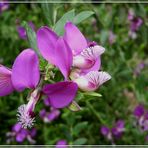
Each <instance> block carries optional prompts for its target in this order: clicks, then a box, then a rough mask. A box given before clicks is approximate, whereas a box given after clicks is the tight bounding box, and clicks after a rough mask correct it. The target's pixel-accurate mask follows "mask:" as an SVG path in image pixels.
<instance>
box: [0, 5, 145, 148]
mask: <svg viewBox="0 0 148 148" xmlns="http://www.w3.org/2000/svg"><path fill="white" fill-rule="evenodd" d="M43 7H44V6H43V5H42V6H41V4H35V3H34V4H10V8H9V9H8V10H6V11H4V12H3V13H2V14H0V59H1V60H2V61H3V62H1V63H2V64H3V65H6V66H8V67H11V65H12V64H13V62H14V59H15V57H16V56H17V55H18V54H19V53H20V52H21V51H22V50H23V49H26V48H28V47H30V45H29V43H28V41H27V40H22V39H20V38H19V36H18V33H17V30H16V19H20V20H21V21H22V22H23V21H27V22H28V21H32V22H33V23H34V24H35V26H36V28H39V27H40V26H43V25H48V26H50V27H53V24H54V23H55V22H57V21H58V20H59V19H60V18H61V17H62V16H63V14H64V13H66V12H68V11H70V10H72V9H75V12H76V14H78V13H79V12H81V11H84V10H85V11H86V10H87V11H93V12H94V15H92V16H91V17H89V18H88V19H86V20H84V21H82V22H81V23H80V24H78V27H79V28H80V30H81V31H82V32H83V33H84V34H85V36H86V37H87V38H88V39H90V40H93V41H96V42H97V43H98V44H100V45H102V46H104V47H105V48H106V52H105V53H104V54H103V56H102V68H101V69H102V70H104V71H107V72H108V73H109V74H111V76H112V79H111V80H110V81H109V82H107V83H106V84H105V85H103V86H102V87H101V88H100V89H99V91H98V92H99V93H101V94H102V97H92V96H82V95H79V96H78V100H80V101H79V105H80V106H81V107H82V111H80V112H71V111H69V110H68V109H67V108H65V109H62V110H61V112H62V113H61V116H60V117H59V118H58V119H57V120H55V121H53V122H51V123H50V124H45V123H43V121H42V120H41V119H40V118H39V116H38V113H39V111H40V109H42V108H44V105H43V102H42V100H41V101H40V102H39V103H38V105H37V108H36V114H37V117H36V118H37V121H36V124H35V127H36V128H37V136H36V138H35V140H36V141H37V143H36V144H46V145H47V144H55V143H56V142H57V141H58V140H60V139H66V140H67V141H68V143H69V144H92V145H93V144H110V143H109V142H108V141H107V140H106V139H105V138H104V137H103V136H102V135H101V134H100V127H101V125H103V124H105V125H107V126H109V127H111V126H112V125H113V123H114V122H115V121H116V120H117V119H123V120H124V121H125V125H126V131H125V133H124V135H123V137H122V138H121V139H119V140H118V141H116V144H147V143H146V141H145V139H144V138H145V135H146V133H140V131H139V130H138V129H137V128H135V127H133V122H134V119H133V115H132V112H133V109H134V107H135V106H136V105H137V104H139V103H142V104H144V105H145V106H146V107H148V103H147V102H148V70H147V69H146V68H147V67H146V68H144V69H143V70H142V72H141V73H140V75H139V76H138V77H135V76H134V75H133V71H134V69H135V68H136V66H137V64H139V62H141V61H145V62H146V63H148V61H147V60H148V59H147V56H148V55H147V53H148V5H147V4H140V3H137V4H93V3H90V4H85V3H82V4H81V3H73V4H62V3H61V4H54V8H53V9H50V10H51V11H50V12H48V11H43V9H42V8H43ZM51 7H52V4H50V8H51ZM44 8H45V7H44ZM130 8H132V9H133V10H134V11H135V13H136V15H137V16H140V17H141V18H142V19H143V24H142V26H141V27H140V29H139V31H138V32H137V38H136V39H135V40H133V39H131V38H129V36H128V31H129V22H128V20H127V15H128V10H129V9H130ZM55 10H56V11H57V19H56V20H55V19H52V17H54V16H55V12H54V11H55ZM47 12H48V14H47ZM44 13H45V14H46V15H44ZM48 17H50V18H49V19H47V18H48ZM51 20H52V21H51ZM94 22H95V24H94ZM110 30H112V31H113V32H114V33H115V34H116V42H115V43H114V44H113V45H110V44H109V41H108V36H109V31H110ZM27 92H28V90H26V91H25V93H22V94H19V93H17V92H14V93H13V94H11V95H9V96H6V97H1V98H0V144H6V136H5V135H6V133H7V132H9V131H10V130H11V127H12V125H14V124H15V123H16V122H17V120H16V111H17V108H18V106H20V105H21V104H22V103H24V102H26V99H25V97H26V96H27ZM12 144H18V143H15V142H14V143H12ZM23 144H28V142H27V141H25V142H24V143H23Z"/></svg>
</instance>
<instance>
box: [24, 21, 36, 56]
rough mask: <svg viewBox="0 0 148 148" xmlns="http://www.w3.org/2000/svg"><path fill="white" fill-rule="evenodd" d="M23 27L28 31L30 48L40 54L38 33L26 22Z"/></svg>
mask: <svg viewBox="0 0 148 148" xmlns="http://www.w3.org/2000/svg"><path fill="white" fill-rule="evenodd" d="M22 25H23V26H24V27H25V29H26V33H27V37H28V41H29V44H30V47H31V48H32V49H34V50H35V51H36V52H37V53H38V54H39V51H38V48H37V43H36V33H35V31H34V30H33V29H32V28H31V27H30V26H29V25H28V23H27V22H25V21H24V22H23V24H22Z"/></svg>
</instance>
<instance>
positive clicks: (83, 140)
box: [73, 138, 87, 145]
mask: <svg viewBox="0 0 148 148" xmlns="http://www.w3.org/2000/svg"><path fill="white" fill-rule="evenodd" d="M86 142H87V139H86V138H79V139H77V140H75V141H74V143H73V144H74V145H83V144H85V143H86Z"/></svg>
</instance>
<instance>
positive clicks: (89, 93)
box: [84, 92, 102, 97]
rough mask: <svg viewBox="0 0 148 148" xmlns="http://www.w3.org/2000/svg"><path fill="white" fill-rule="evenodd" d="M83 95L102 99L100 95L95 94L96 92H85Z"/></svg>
mask: <svg viewBox="0 0 148 148" xmlns="http://www.w3.org/2000/svg"><path fill="white" fill-rule="evenodd" d="M84 95H86V96H94V97H102V95H101V94H99V93H97V92H85V93H84Z"/></svg>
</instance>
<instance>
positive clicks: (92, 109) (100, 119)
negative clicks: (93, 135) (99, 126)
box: [86, 101, 106, 125]
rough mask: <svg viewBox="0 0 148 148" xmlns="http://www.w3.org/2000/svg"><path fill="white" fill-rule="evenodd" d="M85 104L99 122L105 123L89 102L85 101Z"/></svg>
mask: <svg viewBox="0 0 148 148" xmlns="http://www.w3.org/2000/svg"><path fill="white" fill-rule="evenodd" d="M86 104H87V106H88V107H89V109H90V110H91V111H92V113H93V114H94V115H95V116H96V117H97V118H98V119H99V121H100V122H101V123H103V124H104V125H106V122H105V121H104V120H103V119H102V118H101V116H100V114H99V113H98V112H97V111H96V110H95V109H94V108H93V106H92V105H91V104H90V102H88V101H86Z"/></svg>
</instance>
